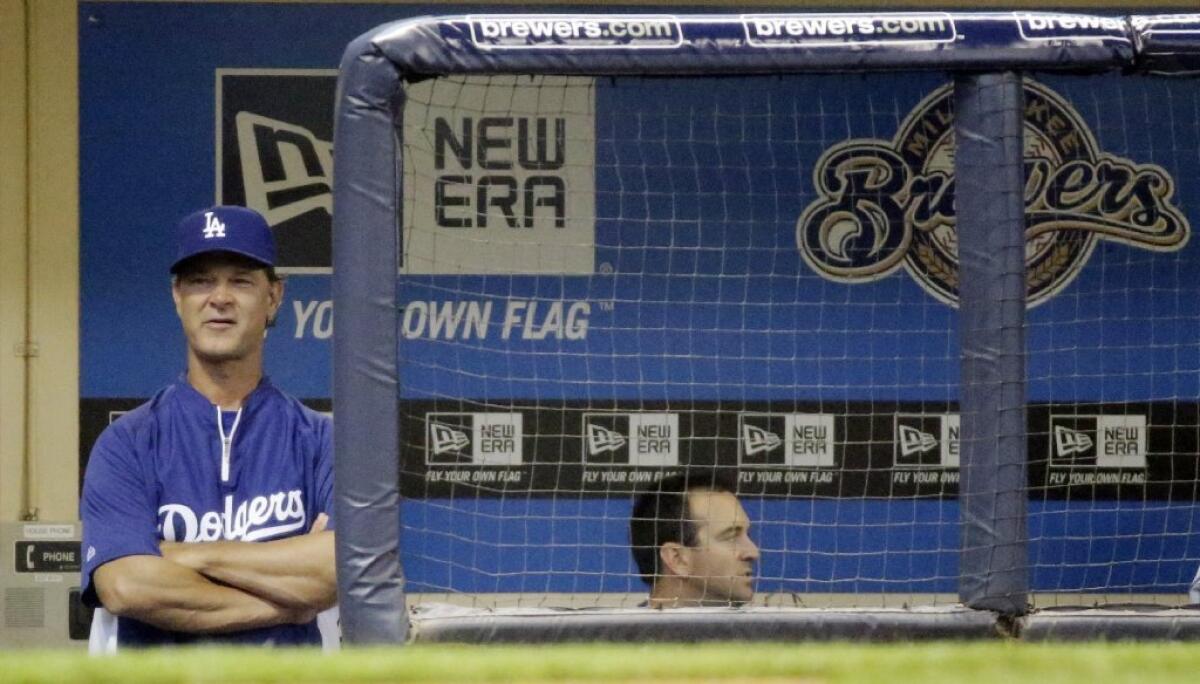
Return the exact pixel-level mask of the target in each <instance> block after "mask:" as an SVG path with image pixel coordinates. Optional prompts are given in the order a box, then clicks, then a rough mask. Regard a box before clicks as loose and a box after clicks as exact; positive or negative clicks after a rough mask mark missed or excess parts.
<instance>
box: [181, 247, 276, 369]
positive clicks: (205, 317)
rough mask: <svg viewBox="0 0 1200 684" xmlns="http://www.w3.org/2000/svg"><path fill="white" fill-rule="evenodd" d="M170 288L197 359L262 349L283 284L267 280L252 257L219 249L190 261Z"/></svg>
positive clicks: (223, 357) (234, 356)
mask: <svg viewBox="0 0 1200 684" xmlns="http://www.w3.org/2000/svg"><path fill="white" fill-rule="evenodd" d="M171 293H172V296H173V297H174V299H175V311H176V312H177V313H178V314H179V320H180V322H181V323H182V324H183V332H184V335H186V336H187V341H188V348H189V350H190V352H191V353H192V354H193V355H195V356H196V357H197V358H198V359H199V360H201V361H204V362H208V363H221V362H226V361H238V360H242V359H245V358H249V357H250V356H252V355H255V354H260V353H261V351H262V345H263V337H264V335H265V334H266V329H267V321H268V320H269V319H271V318H274V316H275V313H276V311H277V310H278V309H279V303H280V301H281V299H282V295H283V285H282V283H280V282H278V281H276V282H271V281H270V280H269V279H268V278H267V273H266V271H265V270H264V269H263V268H261V267H258V266H257V265H256V264H255V263H254V262H251V261H248V260H246V259H242V258H239V257H236V256H233V255H226V254H220V253H217V254H213V255H205V256H201V257H197V261H196V262H195V263H193V264H188V266H187V268H186V269H184V270H183V271H181V272H180V273H179V275H178V276H176V278H175V283H174V285H173V286H172V288H171Z"/></svg>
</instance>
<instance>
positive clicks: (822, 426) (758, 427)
mask: <svg viewBox="0 0 1200 684" xmlns="http://www.w3.org/2000/svg"><path fill="white" fill-rule="evenodd" d="M738 435H739V437H740V439H739V440H738V463H739V464H740V465H743V466H782V467H787V468H826V467H832V466H833V465H834V458H833V449H834V439H833V416H831V415H826V414H823V413H742V414H739V415H738Z"/></svg>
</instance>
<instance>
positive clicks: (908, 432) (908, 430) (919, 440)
mask: <svg viewBox="0 0 1200 684" xmlns="http://www.w3.org/2000/svg"><path fill="white" fill-rule="evenodd" d="M896 431H897V433H898V435H899V438H900V455H901V456H904V457H910V456H914V455H917V454H924V453H926V452H929V451H933V450H934V449H935V448H937V445H938V441H937V438H936V437H934V436H933V435H931V434H929V433H928V432H921V431H920V430H918V429H917V428H915V427H910V426H908V425H901V426H900V427H898V428H897V430H896Z"/></svg>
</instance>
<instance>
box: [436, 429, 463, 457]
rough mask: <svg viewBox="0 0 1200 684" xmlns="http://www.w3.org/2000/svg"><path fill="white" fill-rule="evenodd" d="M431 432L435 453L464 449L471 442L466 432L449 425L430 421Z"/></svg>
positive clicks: (449, 452)
mask: <svg viewBox="0 0 1200 684" xmlns="http://www.w3.org/2000/svg"><path fill="white" fill-rule="evenodd" d="M429 434H430V441H431V445H430V446H431V447H432V448H433V453H434V454H435V455H442V454H451V453H457V452H460V451H462V450H463V449H465V448H467V446H468V445H469V444H470V443H471V440H470V438H468V437H467V434H466V433H465V432H460V431H458V430H455V429H454V428H453V427H450V426H449V425H443V424H441V423H430V424H429Z"/></svg>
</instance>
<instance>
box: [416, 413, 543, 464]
mask: <svg viewBox="0 0 1200 684" xmlns="http://www.w3.org/2000/svg"><path fill="white" fill-rule="evenodd" d="M425 422H426V426H427V428H426V431H425V434H426V438H425V439H426V442H425V463H426V464H428V465H482V466H514V465H521V463H522V460H523V459H522V453H523V445H522V440H523V437H524V427H523V425H524V423H523V417H522V415H521V414H520V413H430V414H427V415H426V416H425Z"/></svg>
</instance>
